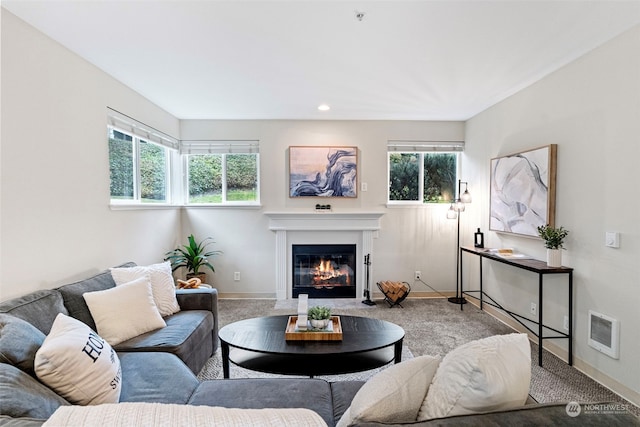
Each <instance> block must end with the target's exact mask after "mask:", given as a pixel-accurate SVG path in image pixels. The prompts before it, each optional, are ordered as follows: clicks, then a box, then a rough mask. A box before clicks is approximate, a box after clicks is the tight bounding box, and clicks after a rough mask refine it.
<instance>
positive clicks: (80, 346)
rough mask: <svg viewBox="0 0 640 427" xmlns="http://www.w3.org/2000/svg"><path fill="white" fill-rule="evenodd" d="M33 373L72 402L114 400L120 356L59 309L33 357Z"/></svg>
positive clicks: (107, 401) (115, 399)
mask: <svg viewBox="0 0 640 427" xmlns="http://www.w3.org/2000/svg"><path fill="white" fill-rule="evenodd" d="M34 365H35V372H36V376H37V377H38V378H39V379H40V381H42V382H43V383H44V384H46V385H47V386H48V387H49V388H51V389H53V390H55V391H56V392H57V393H58V394H59V395H61V396H62V397H64V398H65V399H67V400H68V401H69V402H71V403H73V404H76V405H100V404H102V403H118V401H119V400H120V389H121V383H122V382H121V375H122V371H121V370H120V359H119V358H118V355H117V354H116V352H115V351H114V350H113V348H111V346H110V345H109V343H107V342H106V341H105V340H104V339H103V338H101V337H100V336H99V335H98V334H96V333H95V332H94V331H93V330H92V329H91V328H89V327H88V326H87V325H85V324H84V323H82V322H81V321H79V320H77V319H74V318H72V317H69V316H66V315H64V314H62V313H60V314H58V316H56V318H55V320H54V322H53V325H52V326H51V331H50V332H49V335H47V337H46V338H45V340H44V342H43V343H42V346H41V347H40V349H39V350H38V351H37V352H36V357H35V363H34Z"/></svg>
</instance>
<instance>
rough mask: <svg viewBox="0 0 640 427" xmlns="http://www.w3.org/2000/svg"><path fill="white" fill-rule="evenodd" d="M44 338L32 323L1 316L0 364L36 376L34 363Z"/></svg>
mask: <svg viewBox="0 0 640 427" xmlns="http://www.w3.org/2000/svg"><path fill="white" fill-rule="evenodd" d="M44 338H45V336H44V334H43V333H42V332H41V331H39V330H38V329H36V327H35V326H33V325H32V324H31V323H28V322H26V321H24V320H22V319H20V318H18V317H15V316H11V315H10V314H0V362H2V363H8V364H10V365H13V366H16V367H18V368H19V369H21V370H23V371H24V372H26V373H27V374H29V375H35V372H34V370H33V361H34V359H35V357H36V352H37V351H38V349H39V348H40V346H41V345H42V343H43V341H44Z"/></svg>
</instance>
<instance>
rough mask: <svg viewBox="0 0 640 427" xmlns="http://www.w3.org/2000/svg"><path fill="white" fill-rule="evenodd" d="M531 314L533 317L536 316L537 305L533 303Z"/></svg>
mask: <svg viewBox="0 0 640 427" xmlns="http://www.w3.org/2000/svg"><path fill="white" fill-rule="evenodd" d="M531 314H533V315H534V316H535V315H537V314H538V304H536V303H535V302H532V303H531Z"/></svg>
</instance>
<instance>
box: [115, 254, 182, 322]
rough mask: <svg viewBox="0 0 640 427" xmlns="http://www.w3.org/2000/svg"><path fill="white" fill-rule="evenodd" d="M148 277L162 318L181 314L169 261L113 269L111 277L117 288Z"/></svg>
mask: <svg viewBox="0 0 640 427" xmlns="http://www.w3.org/2000/svg"><path fill="white" fill-rule="evenodd" d="M146 275H148V276H149V278H150V280H151V291H152V292H153V300H154V301H155V302H156V306H158V311H159V312H160V314H161V315H162V317H165V316H169V315H172V314H174V313H177V312H179V311H180V306H179V305H178V300H177V299H176V287H175V283H174V282H173V275H172V274H171V263H170V262H169V261H167V262H162V263H160V264H152V265H148V266H137V267H129V268H112V269H111V276H112V277H113V281H114V282H116V286H119V285H122V284H125V283H129V282H131V281H133V280H136V279H139V278H141V277H144V276H146Z"/></svg>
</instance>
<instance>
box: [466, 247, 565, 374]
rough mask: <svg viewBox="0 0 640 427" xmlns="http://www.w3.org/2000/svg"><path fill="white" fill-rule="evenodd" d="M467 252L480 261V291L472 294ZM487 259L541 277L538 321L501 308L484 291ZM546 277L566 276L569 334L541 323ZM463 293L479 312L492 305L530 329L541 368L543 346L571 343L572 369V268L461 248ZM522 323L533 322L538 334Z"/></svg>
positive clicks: (485, 250) (539, 278) (474, 291)
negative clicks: (465, 273) (466, 277)
mask: <svg viewBox="0 0 640 427" xmlns="http://www.w3.org/2000/svg"><path fill="white" fill-rule="evenodd" d="M464 252H466V253H469V254H472V255H477V256H478V258H479V259H480V290H469V291H465V290H464V287H463V286H462V254H463V253H464ZM484 258H486V259H489V260H491V261H497V262H500V263H502V264H507V265H510V266H512V267H516V268H521V269H523V270H527V271H531V272H533V273H536V274H537V275H538V320H537V321H535V320H531V319H528V318H526V317H524V316H521V315H519V314H517V313H514V312H512V311H510V310H507V309H506V308H504V307H503V306H502V305H501V304H499V303H498V302H496V301H495V300H494V299H493V298H491V296H489V295H488V294H487V293H486V292H484V290H483V289H482V260H483V259H484ZM547 274H566V275H567V277H568V288H569V300H568V303H567V305H568V308H569V315H568V316H569V332H568V333H565V332H562V331H559V330H557V329H554V328H552V327H550V326H546V325H544V324H543V321H542V311H543V310H542V308H543V298H542V295H543V294H542V291H543V278H544V276H545V275H547ZM460 292H461V294H462V295H463V296H464V295H465V294H466V295H467V296H470V297H471V298H474V299H477V300H479V301H480V310H482V308H483V304H489V305H490V306H492V307H496V308H498V309H500V310H502V311H504V312H505V313H507V314H508V315H509V316H511V317H512V318H513V319H514V320H515V321H517V322H518V323H520V324H521V325H522V326H524V327H525V328H527V330H528V331H529V332H531V333H532V334H534V335H535V336H536V337H538V365H539V366H542V342H543V340H546V339H558V338H560V339H568V340H569V358H568V359H569V360H568V361H567V363H568V364H569V365H573V268H569V267H549V266H547V263H546V262H544V261H540V260H537V259H518V258H504V257H501V256H499V255H497V254H496V253H494V252H489V250H488V249H478V248H474V247H466V246H462V247H460ZM474 293H475V294H479V297H476V296H474V295H473V294H474ZM484 297H486V298H487V299H488V300H489V301H485V300H484ZM462 306H463V305H462V304H460V309H462ZM521 319H524V320H526V321H528V322H531V323H533V324H535V325H537V326H538V328H537V331H536V330H533V329H532V328H530V327H529V326H528V325H526V324H525V323H523V321H522V320H521ZM545 329H547V330H549V331H553V332H555V333H556V334H557V335H552V336H544V335H543V332H544V330H545Z"/></svg>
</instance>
